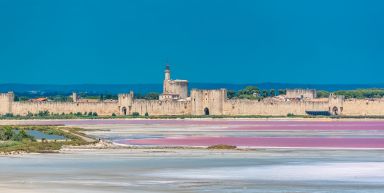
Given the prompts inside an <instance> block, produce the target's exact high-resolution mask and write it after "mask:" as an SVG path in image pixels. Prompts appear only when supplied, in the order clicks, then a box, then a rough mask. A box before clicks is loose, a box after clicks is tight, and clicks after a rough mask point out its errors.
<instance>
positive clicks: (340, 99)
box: [328, 93, 344, 115]
mask: <svg viewBox="0 0 384 193" xmlns="http://www.w3.org/2000/svg"><path fill="white" fill-rule="evenodd" d="M328 104H329V105H328V110H329V112H330V113H331V114H332V115H341V114H343V110H344V109H343V108H344V96H341V95H335V94H333V93H332V94H330V95H329V99H328Z"/></svg>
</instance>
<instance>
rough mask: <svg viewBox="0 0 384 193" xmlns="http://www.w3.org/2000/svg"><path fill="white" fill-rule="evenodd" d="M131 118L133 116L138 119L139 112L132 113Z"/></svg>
mask: <svg viewBox="0 0 384 193" xmlns="http://www.w3.org/2000/svg"><path fill="white" fill-rule="evenodd" d="M132 116H134V117H138V116H140V113H139V112H133V113H132Z"/></svg>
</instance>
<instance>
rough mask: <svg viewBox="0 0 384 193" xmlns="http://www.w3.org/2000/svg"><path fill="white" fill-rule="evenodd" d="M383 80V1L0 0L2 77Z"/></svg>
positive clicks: (23, 80)
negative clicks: (165, 74) (170, 75)
mask: <svg viewBox="0 0 384 193" xmlns="http://www.w3.org/2000/svg"><path fill="white" fill-rule="evenodd" d="M167 58H168V60H169V63H170V64H171V68H172V71H173V77H174V78H182V79H189V80H190V81H192V82H220V83H260V82H281V83H327V84H328V83H347V84H348V83H384V1H382V0H377V1H375V0H360V1H354V0H338V1H337V0H301V1H299V0H290V1H287V0H281V1H277V0H248V1H247V0H240V1H238V0H232V1H227V0H137V1H134V0H129V1H128V0H120V1H119V0H103V1H100V0H45V1H43V0H32V1H31V0H25V1H21V0H0V66H1V69H0V83H60V84H73V83H75V84H80V83H105V84H110V83H113V84H124V83H159V82H160V81H161V80H162V79H163V70H164V65H165V63H166V61H167Z"/></svg>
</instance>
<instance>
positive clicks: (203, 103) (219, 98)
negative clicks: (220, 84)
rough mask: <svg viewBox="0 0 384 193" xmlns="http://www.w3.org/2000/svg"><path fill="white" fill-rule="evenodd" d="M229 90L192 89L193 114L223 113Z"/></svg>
mask: <svg viewBox="0 0 384 193" xmlns="http://www.w3.org/2000/svg"><path fill="white" fill-rule="evenodd" d="M226 98H227V90H225V89H217V90H197V89H193V90H192V91H191V103H192V115H223V114H224V103H225V100H226Z"/></svg>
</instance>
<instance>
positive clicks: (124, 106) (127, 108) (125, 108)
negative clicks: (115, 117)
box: [118, 91, 134, 115]
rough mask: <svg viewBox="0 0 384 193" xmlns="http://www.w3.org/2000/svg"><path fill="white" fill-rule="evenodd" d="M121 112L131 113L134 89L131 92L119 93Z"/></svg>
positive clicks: (124, 113)
mask: <svg viewBox="0 0 384 193" xmlns="http://www.w3.org/2000/svg"><path fill="white" fill-rule="evenodd" d="M118 98H119V99H118V100H119V112H120V115H131V114H132V105H133V100H134V99H133V91H131V92H130V93H129V94H119V96H118Z"/></svg>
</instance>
